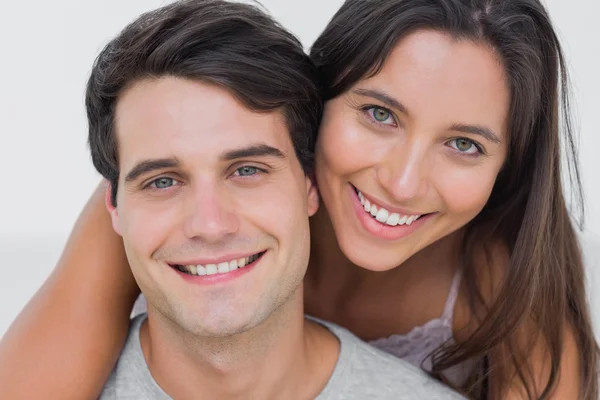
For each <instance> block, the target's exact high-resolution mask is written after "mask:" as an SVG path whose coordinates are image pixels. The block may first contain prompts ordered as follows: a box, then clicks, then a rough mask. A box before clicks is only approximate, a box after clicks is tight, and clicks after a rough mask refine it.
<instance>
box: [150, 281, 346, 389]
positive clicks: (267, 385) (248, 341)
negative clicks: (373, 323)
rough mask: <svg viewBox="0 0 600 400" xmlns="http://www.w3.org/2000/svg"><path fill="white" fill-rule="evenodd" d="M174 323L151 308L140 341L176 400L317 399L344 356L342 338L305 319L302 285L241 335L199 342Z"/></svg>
mask: <svg viewBox="0 0 600 400" xmlns="http://www.w3.org/2000/svg"><path fill="white" fill-rule="evenodd" d="M170 325H171V324H170V323H168V322H166V321H164V317H162V316H161V315H159V313H158V312H156V311H155V310H152V308H151V307H150V308H149V318H148V321H146V323H144V324H143V325H142V329H141V332H140V340H141V343H142V349H143V351H144V356H145V358H146V362H147V364H148V366H149V369H150V371H151V373H152V375H153V377H154V379H155V380H156V381H157V383H158V384H159V385H160V386H161V387H162V388H163V390H165V392H167V393H168V394H169V395H170V396H171V397H173V398H176V399H214V398H219V399H242V398H243V399H246V398H260V399H275V398H289V399H293V398H298V399H300V398H307V399H308V398H314V397H315V396H316V395H317V394H318V393H319V392H320V391H321V390H322V389H323V388H324V387H325V385H326V384H327V382H328V380H329V377H330V376H331V373H332V372H333V369H334V367H335V364H336V362H337V357H338V355H339V343H338V341H337V339H336V338H335V337H334V336H333V335H332V334H331V333H330V332H329V331H328V330H327V329H325V328H324V327H321V326H319V325H317V324H314V323H311V322H308V321H305V320H304V315H303V308H302V288H301V287H300V288H299V289H298V290H297V292H296V293H295V294H294V295H293V296H292V298H290V299H289V301H287V302H286V303H285V304H284V305H283V306H282V307H280V308H279V309H278V310H277V311H275V312H274V313H273V314H272V315H271V316H270V317H269V318H268V319H267V320H265V321H264V322H263V323H261V324H260V325H259V326H257V327H255V328H252V329H250V330H248V331H246V332H244V333H241V334H238V335H235V336H229V337H224V338H204V337H202V338H199V337H196V336H194V335H192V334H190V333H184V332H181V331H180V330H176V329H173V327H172V326H170ZM307 383H308V384H307Z"/></svg>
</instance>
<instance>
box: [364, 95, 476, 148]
mask: <svg viewBox="0 0 600 400" xmlns="http://www.w3.org/2000/svg"><path fill="white" fill-rule="evenodd" d="M360 109H361V111H362V112H363V113H364V114H365V115H366V117H367V118H368V119H369V122H370V123H372V124H375V125H377V126H382V127H385V128H390V127H393V128H395V127H397V126H398V122H397V119H396V117H395V116H394V113H393V112H392V111H391V110H389V109H387V108H385V107H382V106H378V105H374V104H369V105H365V106H362V107H361V108H360ZM376 109H378V110H384V111H386V112H388V113H389V115H390V116H389V118H391V119H392V120H393V121H394V124H393V125H391V124H384V123H382V122H379V121H377V120H376V119H375V118H374V117H373V116H372V115H371V112H372V111H373V110H376ZM457 140H466V141H468V142H470V143H471V144H472V145H473V146H475V148H476V149H477V152H475V153H472V154H469V153H465V152H461V151H460V150H458V149H454V148H452V147H451V148H452V149H453V150H454V151H455V152H457V153H458V154H459V155H461V156H466V157H479V156H482V155H485V154H486V153H485V151H484V149H483V146H482V145H481V144H479V143H478V142H476V141H474V140H471V139H469V138H464V137H459V138H454V139H451V140H449V141H447V142H446V143H451V142H454V141H457Z"/></svg>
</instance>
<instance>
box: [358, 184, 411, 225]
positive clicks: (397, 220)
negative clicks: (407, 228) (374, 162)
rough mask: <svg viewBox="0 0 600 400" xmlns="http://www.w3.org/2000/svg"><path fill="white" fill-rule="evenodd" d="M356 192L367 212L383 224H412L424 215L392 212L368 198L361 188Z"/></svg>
mask: <svg viewBox="0 0 600 400" xmlns="http://www.w3.org/2000/svg"><path fill="white" fill-rule="evenodd" d="M356 194H357V195H358V198H359V200H360V204H361V205H362V206H363V208H364V210H365V212H367V213H369V214H371V216H372V217H373V218H375V219H376V220H377V221H378V222H381V223H382V224H386V225H389V226H397V225H411V224H412V223H413V222H415V221H416V220H418V219H419V218H420V217H421V216H422V214H419V215H403V214H399V213H395V212H391V211H388V210H386V209H385V208H383V206H380V205H377V204H375V203H373V202H371V201H369V200H368V199H366V198H365V196H364V195H363V194H362V192H361V191H360V190H358V189H356Z"/></svg>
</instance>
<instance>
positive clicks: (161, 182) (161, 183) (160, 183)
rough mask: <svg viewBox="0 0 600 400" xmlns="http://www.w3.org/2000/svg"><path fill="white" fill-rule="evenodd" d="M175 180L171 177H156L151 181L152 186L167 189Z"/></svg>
mask: <svg viewBox="0 0 600 400" xmlns="http://www.w3.org/2000/svg"><path fill="white" fill-rule="evenodd" d="M175 183H176V181H175V179H173V178H158V179H156V180H154V181H153V182H152V184H151V185H152V186H154V187H155V188H157V189H167V188H169V187H171V186H173V185H175Z"/></svg>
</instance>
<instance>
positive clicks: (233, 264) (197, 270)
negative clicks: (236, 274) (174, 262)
mask: <svg viewBox="0 0 600 400" xmlns="http://www.w3.org/2000/svg"><path fill="white" fill-rule="evenodd" d="M258 257H259V255H258V254H255V255H253V256H249V257H243V258H240V259H237V260H232V261H227V262H222V263H219V264H206V265H200V264H199V265H184V266H180V267H177V269H179V270H180V271H181V272H187V273H188V274H191V275H200V276H204V275H215V274H226V273H228V272H231V271H235V270H236V269H238V268H244V267H245V266H246V265H248V264H250V263H251V262H254V261H256V260H257V259H258Z"/></svg>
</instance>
